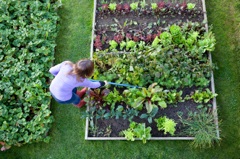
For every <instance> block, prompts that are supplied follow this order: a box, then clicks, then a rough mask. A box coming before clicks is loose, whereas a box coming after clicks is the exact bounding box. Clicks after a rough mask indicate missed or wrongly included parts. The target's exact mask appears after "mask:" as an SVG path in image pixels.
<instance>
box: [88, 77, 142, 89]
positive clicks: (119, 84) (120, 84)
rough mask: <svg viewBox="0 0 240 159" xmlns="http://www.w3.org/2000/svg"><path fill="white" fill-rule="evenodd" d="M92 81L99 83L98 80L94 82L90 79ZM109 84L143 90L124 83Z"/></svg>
mask: <svg viewBox="0 0 240 159" xmlns="http://www.w3.org/2000/svg"><path fill="white" fill-rule="evenodd" d="M90 81H92V82H99V81H98V80H92V79H90ZM107 83H108V84H111V85H115V86H123V87H131V88H142V87H139V86H134V85H130V84H124V83H114V82H107Z"/></svg>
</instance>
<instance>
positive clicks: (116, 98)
mask: <svg viewBox="0 0 240 159" xmlns="http://www.w3.org/2000/svg"><path fill="white" fill-rule="evenodd" d="M122 100H123V97H122V96H121V95H120V93H119V92H118V90H117V89H116V88H115V87H114V89H113V91H111V92H110V93H109V94H108V95H107V96H104V97H103V101H104V102H105V103H104V105H106V104H107V105H111V106H114V105H115V104H116V103H117V102H121V101H122Z"/></svg>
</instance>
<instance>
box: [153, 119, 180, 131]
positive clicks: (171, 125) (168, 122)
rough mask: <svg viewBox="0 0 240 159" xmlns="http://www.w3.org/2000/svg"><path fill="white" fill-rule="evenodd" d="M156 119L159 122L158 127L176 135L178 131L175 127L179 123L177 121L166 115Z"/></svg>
mask: <svg viewBox="0 0 240 159" xmlns="http://www.w3.org/2000/svg"><path fill="white" fill-rule="evenodd" d="M154 121H155V122H156V123H157V127H158V130H159V131H160V130H163V131H164V134H167V133H170V134H171V135H174V133H175V131H176V128H175V127H176V125H177V123H175V122H174V120H172V119H169V118H167V117H166V116H164V117H160V118H158V119H154Z"/></svg>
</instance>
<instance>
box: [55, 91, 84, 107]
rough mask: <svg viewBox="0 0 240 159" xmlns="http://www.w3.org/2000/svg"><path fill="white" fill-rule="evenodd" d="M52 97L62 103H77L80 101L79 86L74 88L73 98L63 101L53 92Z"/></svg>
mask: <svg viewBox="0 0 240 159" xmlns="http://www.w3.org/2000/svg"><path fill="white" fill-rule="evenodd" d="M52 97H53V98H54V99H55V100H56V101H57V102H58V103H60V104H74V105H77V104H78V103H79V102H80V100H81V99H80V97H79V96H78V95H77V88H74V89H73V90H72V98H71V99H69V100H67V101H61V100H59V99H57V98H56V97H55V96H54V95H53V94H52Z"/></svg>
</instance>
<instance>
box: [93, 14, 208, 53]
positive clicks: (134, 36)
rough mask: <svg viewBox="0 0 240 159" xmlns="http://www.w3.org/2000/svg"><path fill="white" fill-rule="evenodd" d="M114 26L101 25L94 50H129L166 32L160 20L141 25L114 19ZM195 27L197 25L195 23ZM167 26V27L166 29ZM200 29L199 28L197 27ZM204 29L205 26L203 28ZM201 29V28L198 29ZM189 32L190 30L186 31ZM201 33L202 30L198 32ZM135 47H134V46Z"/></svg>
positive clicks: (180, 23) (181, 23) (96, 33)
mask: <svg viewBox="0 0 240 159" xmlns="http://www.w3.org/2000/svg"><path fill="white" fill-rule="evenodd" d="M113 21H114V23H112V24H107V25H106V24H105V25H101V24H99V25H98V26H97V29H96V31H95V35H96V37H95V39H94V45H93V46H94V49H95V50H96V51H98V50H105V49H106V48H109V47H110V49H115V48H116V47H117V46H118V47H117V48H118V50H127V51H128V50H129V49H131V48H132V47H133V46H134V45H136V44H135V43H140V44H139V45H145V44H148V45H149V44H151V43H152V42H153V41H154V39H155V37H157V36H159V35H160V34H161V33H162V32H164V31H165V30H166V27H169V26H165V24H166V21H165V20H163V19H158V20H157V21H156V22H154V21H153V22H148V23H140V22H138V21H134V20H128V19H126V20H125V21H124V22H121V20H120V19H116V18H113ZM178 23H179V24H177V25H183V24H184V22H181V21H179V22H178ZM193 25H197V23H196V24H194V23H193ZM164 26H165V27H164ZM195 27H199V26H195ZM202 28H203V29H204V26H202ZM198 29H201V28H198ZM186 31H188V30H186ZM198 31H199V32H200V30H198ZM132 45H133V46H132ZM140 47H141V46H140Z"/></svg>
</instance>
